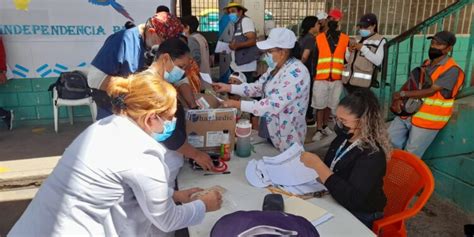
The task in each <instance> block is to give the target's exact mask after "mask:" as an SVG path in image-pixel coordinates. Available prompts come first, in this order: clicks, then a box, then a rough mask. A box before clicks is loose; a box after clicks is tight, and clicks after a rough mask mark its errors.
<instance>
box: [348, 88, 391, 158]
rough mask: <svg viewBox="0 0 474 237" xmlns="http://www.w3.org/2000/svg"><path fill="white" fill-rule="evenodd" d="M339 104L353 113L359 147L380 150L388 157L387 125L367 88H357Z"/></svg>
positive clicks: (389, 147)
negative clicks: (358, 136)
mask: <svg viewBox="0 0 474 237" xmlns="http://www.w3.org/2000/svg"><path fill="white" fill-rule="evenodd" d="M339 106H341V107H343V108H345V109H347V110H349V113H351V114H353V115H355V116H356V117H357V119H358V120H359V122H358V124H359V125H358V128H359V129H360V139H361V141H362V142H361V143H360V145H358V146H359V147H361V148H364V147H365V148H369V149H371V150H372V152H377V151H380V150H382V151H383V152H384V154H385V156H386V158H387V159H389V157H390V152H391V149H392V145H391V143H390V139H389V136H388V130H387V125H386V123H385V119H384V116H383V114H382V111H381V108H380V104H379V101H378V99H377V97H376V96H375V94H374V93H373V92H372V91H371V90H370V89H368V88H359V89H357V90H355V91H354V92H352V93H351V94H349V95H348V96H346V97H344V98H343V99H342V100H341V102H339Z"/></svg>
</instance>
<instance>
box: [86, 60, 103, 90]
mask: <svg viewBox="0 0 474 237" xmlns="http://www.w3.org/2000/svg"><path fill="white" fill-rule="evenodd" d="M107 76H108V75H107V74H106V73H105V72H103V71H101V70H100V69H98V68H96V67H95V66H94V65H90V66H89V70H88V72H87V84H89V87H90V88H94V89H99V88H100V85H102V82H103V81H104V79H105V78H106V77H107Z"/></svg>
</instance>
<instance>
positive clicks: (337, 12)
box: [328, 8, 342, 21]
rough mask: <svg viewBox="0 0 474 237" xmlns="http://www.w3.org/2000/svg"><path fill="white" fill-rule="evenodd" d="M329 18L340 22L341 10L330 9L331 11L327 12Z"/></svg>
mask: <svg viewBox="0 0 474 237" xmlns="http://www.w3.org/2000/svg"><path fill="white" fill-rule="evenodd" d="M328 16H330V17H332V18H334V20H337V21H338V20H341V19H342V12H341V10H339V9H337V8H333V9H331V11H329V15H328Z"/></svg>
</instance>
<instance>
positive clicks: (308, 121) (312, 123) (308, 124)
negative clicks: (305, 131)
mask: <svg viewBox="0 0 474 237" xmlns="http://www.w3.org/2000/svg"><path fill="white" fill-rule="evenodd" d="M306 126H307V127H309V128H312V127H316V121H314V120H306Z"/></svg>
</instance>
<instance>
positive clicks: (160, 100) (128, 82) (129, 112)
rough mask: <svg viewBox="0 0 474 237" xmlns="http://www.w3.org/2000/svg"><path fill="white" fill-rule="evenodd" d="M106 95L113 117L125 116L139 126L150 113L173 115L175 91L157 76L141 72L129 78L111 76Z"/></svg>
mask: <svg viewBox="0 0 474 237" xmlns="http://www.w3.org/2000/svg"><path fill="white" fill-rule="evenodd" d="M107 94H108V95H109V96H110V97H111V99H112V110H113V112H114V113H115V114H121V115H126V116H128V117H130V118H131V119H133V120H135V121H136V122H137V123H138V124H141V125H142V124H143V123H144V122H145V117H146V115H148V114H150V113H155V114H157V115H158V116H160V117H162V118H164V119H170V118H171V117H173V116H174V113H175V112H176V90H175V89H174V87H173V86H172V85H171V84H169V83H168V82H166V81H165V80H163V78H162V77H161V76H160V75H156V74H152V73H147V72H143V73H138V74H133V75H131V76H129V77H128V78H123V77H113V78H111V82H110V83H109V85H108V87H107Z"/></svg>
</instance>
